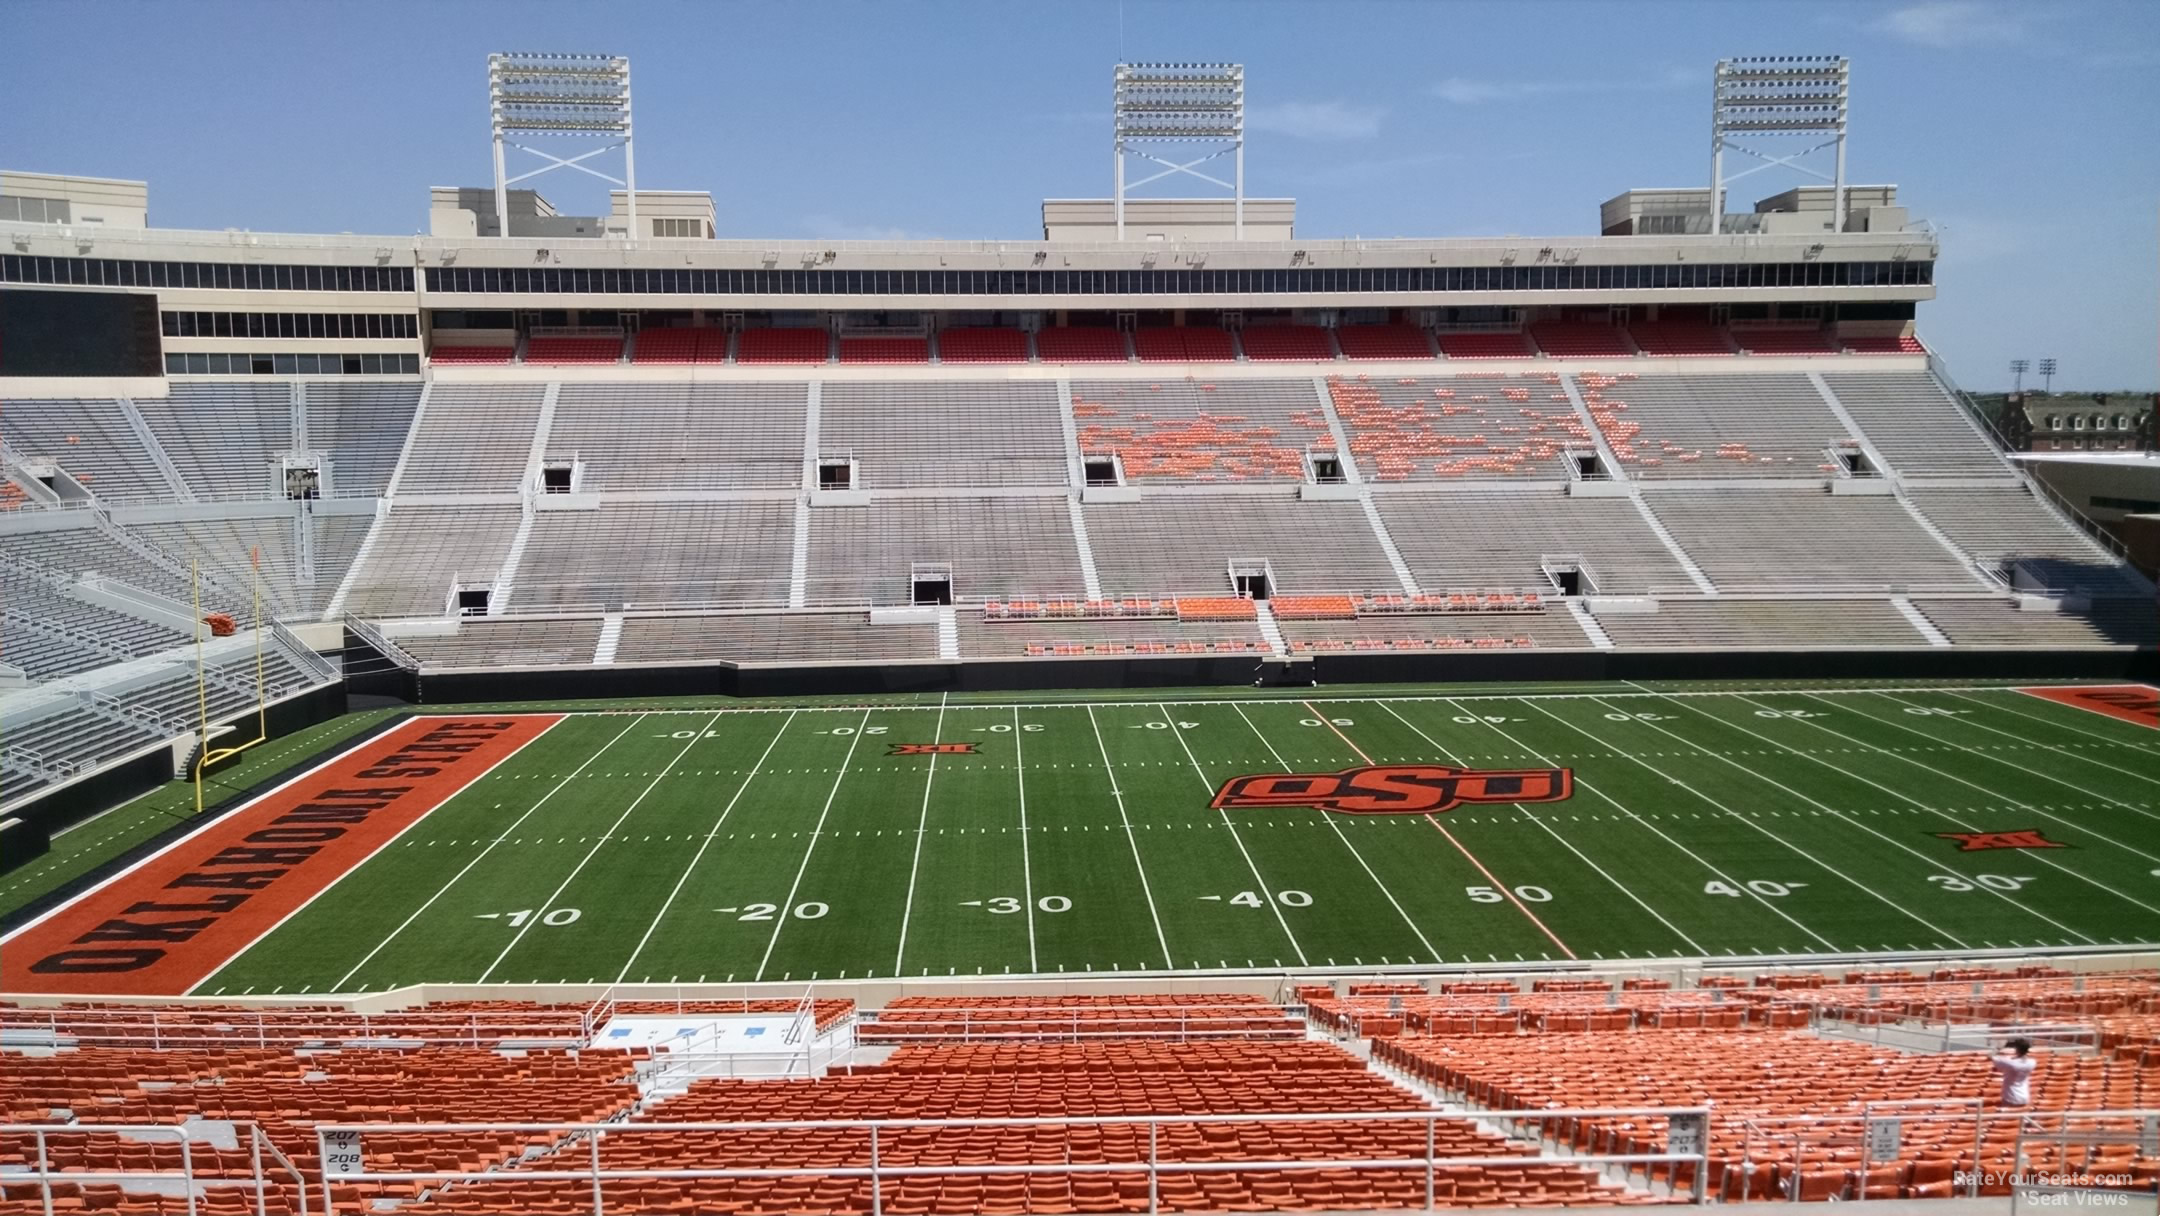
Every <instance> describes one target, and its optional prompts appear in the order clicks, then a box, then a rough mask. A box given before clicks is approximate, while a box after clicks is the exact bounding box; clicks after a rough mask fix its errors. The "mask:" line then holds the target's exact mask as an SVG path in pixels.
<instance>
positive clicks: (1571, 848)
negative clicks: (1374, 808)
mask: <svg viewBox="0 0 2160 1216" xmlns="http://www.w3.org/2000/svg"><path fill="white" fill-rule="evenodd" d="M1380 708H1382V709H1384V710H1386V711H1388V713H1390V714H1393V715H1394V718H1395V720H1396V721H1397V722H1400V723H1402V724H1403V725H1404V726H1407V727H1409V728H1410V729H1411V730H1413V731H1416V732H1417V737H1418V738H1420V739H1423V740H1425V742H1426V743H1428V744H1430V745H1431V746H1432V748H1433V750H1434V751H1437V752H1439V753H1440V754H1441V755H1442V756H1445V757H1447V761H1448V763H1450V764H1454V765H1457V766H1461V765H1462V758H1461V757H1460V756H1457V755H1456V754H1455V753H1454V751H1452V750H1451V749H1449V748H1446V747H1442V746H1441V745H1440V741H1439V740H1437V739H1435V738H1433V737H1432V736H1431V735H1428V734H1426V733H1425V731H1424V730H1423V728H1421V727H1419V726H1418V724H1417V723H1415V722H1412V721H1411V720H1410V719H1408V718H1405V717H1403V716H1402V715H1401V714H1400V713H1397V712H1396V710H1395V707H1394V706H1392V705H1389V704H1387V703H1385V702H1382V703H1381V705H1380ZM1457 708H1460V706H1458V707H1457ZM1542 763H1547V764H1549V763H1551V762H1550V761H1542ZM1584 788H1586V789H1587V788H1588V787H1587V786H1585V787H1584ZM1593 792H1594V791H1593ZM1599 797H1603V795H1602V794H1600V795H1599ZM1515 810H1516V811H1517V813H1519V814H1520V815H1521V816H1522V817H1523V818H1525V819H1527V820H1529V821H1530V822H1532V823H1534V824H1536V825H1538V826H1539V827H1541V828H1543V829H1545V834H1546V835H1547V836H1550V837H1552V838H1553V839H1554V840H1556V841H1558V842H1559V843H1560V847H1561V848H1563V849H1566V850H1567V851H1568V852H1570V853H1573V854H1574V855H1575V856H1577V857H1579V858H1581V859H1582V863H1583V864H1584V865H1586V866H1589V867H1590V868H1591V869H1593V870H1596V871H1597V872H1598V877H1600V878H1602V879H1604V880H1605V881H1606V882H1609V883H1611V884H1612V885H1613V886H1614V887H1615V888H1617V889H1618V890H1619V892H1620V893H1621V894H1622V895H1625V896H1627V897H1628V898H1629V899H1632V900H1634V901H1635V905H1636V906H1637V907H1639V908H1641V909H1642V910H1643V911H1645V912H1648V913H1649V914H1650V915H1651V916H1653V917H1656V918H1657V922H1658V923H1659V924H1661V925H1663V926H1665V927H1666V928H1668V929H1670V930H1672V931H1673V936H1675V937H1677V938H1679V939H1680V940H1681V941H1684V942H1686V943H1687V944H1688V946H1689V948H1691V949H1693V950H1694V951H1695V953H1697V954H1708V953H1710V952H1709V951H1708V950H1705V949H1703V948H1702V943H1700V942H1698V941H1696V940H1695V939H1694V938H1692V937H1689V936H1688V935H1687V934H1685V933H1682V932H1681V931H1680V926H1678V925H1676V924H1674V923H1672V922H1671V921H1669V920H1666V919H1665V914H1664V913H1662V912H1659V911H1658V910H1657V909H1656V908H1653V907H1651V906H1650V905H1649V904H1648V903H1645V902H1644V901H1643V897H1642V896H1640V895H1637V894H1635V892H1634V891H1632V890H1629V889H1628V887H1627V886H1626V885H1625V884H1623V883H1622V882H1621V881H1620V880H1619V879H1617V878H1614V877H1613V876H1612V875H1611V874H1608V873H1606V872H1605V867H1604V866H1601V865H1599V864H1598V863H1596V862H1594V861H1592V860H1590V858H1589V857H1588V856H1587V855H1586V854H1584V853H1583V851H1582V850H1581V849H1578V848H1576V847H1575V845H1574V842H1572V841H1570V840H1569V839H1568V838H1567V837H1565V836H1562V835H1561V834H1560V833H1558V832H1555V831H1553V827H1552V825H1551V824H1549V823H1547V822H1545V821H1544V820H1543V819H1541V818H1539V817H1538V816H1536V815H1534V814H1532V813H1531V812H1530V808H1529V807H1526V806H1524V805H1523V804H1522V803H1520V802H1518V803H1516V804H1515ZM1426 818H1427V819H1430V818H1432V816H1430V815H1428V816H1426Z"/></svg>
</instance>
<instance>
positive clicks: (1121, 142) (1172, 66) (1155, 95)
mask: <svg viewBox="0 0 2160 1216" xmlns="http://www.w3.org/2000/svg"><path fill="white" fill-rule="evenodd" d="M1111 82H1112V89H1111V119H1110V121H1111V149H1112V160H1113V164H1112V167H1111V174H1110V211H1111V217H1112V221H1113V223H1114V225H1115V227H1116V230H1117V238H1118V239H1119V240H1123V239H1124V238H1125V195H1126V192H1127V191H1128V190H1129V189H1131V188H1133V187H1137V186H1145V185H1147V184H1148V183H1149V182H1153V181H1158V180H1160V179H1162V178H1165V177H1169V176H1170V175H1171V174H1174V173H1183V174H1186V175H1188V176H1191V177H1197V178H1199V179H1200V180H1201V181H1204V182H1208V183H1210V184H1211V185H1215V186H1220V187H1221V188H1223V189H1224V190H1227V191H1229V192H1230V197H1231V213H1230V223H1231V231H1232V233H1233V234H1234V235H1236V236H1239V237H1242V236H1244V235H1245V68H1244V66H1243V65H1241V64H1235V63H1121V64H1118V65H1117V67H1116V70H1115V71H1114V72H1113V73H1112V75H1111ZM1172 143H1181V144H1206V145H1213V150H1212V151H1205V152H1202V153H1201V154H1200V155H1198V156H1196V157H1194V158H1193V159H1191V160H1185V161H1176V160H1170V159H1168V158H1167V157H1165V156H1158V155H1156V154H1155V153H1154V152H1152V151H1150V150H1149V148H1150V147H1151V146H1154V145H1160V144H1172ZM1128 155H1130V156H1138V157H1140V158H1142V159H1144V160H1150V161H1153V162H1155V163H1156V164H1158V165H1161V166H1163V168H1162V169H1161V170H1159V171H1157V172H1155V173H1152V174H1150V175H1148V176H1147V177H1143V178H1141V179H1140V180H1139V181H1137V182H1128V181H1127V180H1126V176H1125V158H1126V157H1127V156H1128ZM1225 155H1227V156H1229V157H1231V159H1232V164H1233V170H1232V173H1231V180H1229V181H1224V180H1223V179H1222V178H1220V177H1217V176H1214V175H1213V174H1208V173H1202V172H1200V171H1199V169H1198V166H1200V165H1203V164H1205V163H1207V162H1208V161H1211V160H1214V159H1215V158H1216V157H1219V156H1225Z"/></svg>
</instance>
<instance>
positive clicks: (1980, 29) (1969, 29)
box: [1872, 0, 2025, 47]
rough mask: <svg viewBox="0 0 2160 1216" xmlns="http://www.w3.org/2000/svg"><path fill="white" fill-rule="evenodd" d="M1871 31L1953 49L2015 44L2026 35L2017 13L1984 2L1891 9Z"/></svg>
mask: <svg viewBox="0 0 2160 1216" xmlns="http://www.w3.org/2000/svg"><path fill="white" fill-rule="evenodd" d="M1872 28H1874V29H1876V30H1879V31H1881V32H1882V33H1885V34H1889V35H1890V36H1891V37H1893V38H1902V39H1904V40H1905V41H1907V42H1917V43H1919V44H1920V45H1922V46H1932V47H1953V46H1971V45H1974V44H1976V43H1986V42H2014V41H2016V40H2017V38H2018V37H2019V35H2021V34H2023V33H2024V32H2025V22H2024V19H2023V18H2022V17H2020V16H2019V15H2018V14H2017V13H2014V12H2012V11H2010V10H2009V9H2006V8H2002V7H2000V6H1998V5H1995V4H1988V3H1982V2H1981V0H1921V2H1920V3H1918V4H1908V5H1906V6H1905V7H1903V8H1899V9H1892V10H1891V11H1890V12H1888V13H1885V14H1884V15H1883V16H1882V17H1880V18H1878V19H1877V20H1876V21H1875V22H1874V23H1873V26H1872Z"/></svg>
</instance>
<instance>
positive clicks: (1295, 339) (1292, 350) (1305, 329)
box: [1238, 325, 1335, 363]
mask: <svg viewBox="0 0 2160 1216" xmlns="http://www.w3.org/2000/svg"><path fill="white" fill-rule="evenodd" d="M1238 343H1239V345H1241V346H1243V347H1244V348H1245V357H1246V358H1247V359H1251V360H1253V361H1255V362H1261V363H1267V362H1277V361H1286V362H1305V363H1324V362H1327V361H1330V360H1332V359H1334V358H1335V346H1334V344H1333V343H1332V342H1330V341H1329V340H1328V331H1327V330H1325V329H1323V328H1321V327H1320V326H1318V325H1247V326H1246V327H1245V328H1244V329H1243V330H1241V331H1240V332H1239V334H1238Z"/></svg>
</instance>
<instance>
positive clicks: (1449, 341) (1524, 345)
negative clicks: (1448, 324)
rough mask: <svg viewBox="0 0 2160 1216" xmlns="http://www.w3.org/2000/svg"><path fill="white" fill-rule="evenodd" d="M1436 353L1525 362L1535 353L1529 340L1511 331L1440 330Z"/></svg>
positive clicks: (1453, 357) (1454, 357)
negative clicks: (1438, 350)
mask: <svg viewBox="0 0 2160 1216" xmlns="http://www.w3.org/2000/svg"><path fill="white" fill-rule="evenodd" d="M1436 340H1437V341H1438V342H1439V343H1440V353H1441V354H1443V355H1446V356H1447V357H1448V358H1450V359H1528V358H1530V357H1531V356H1533V355H1535V354H1536V353H1537V352H1536V351H1535V350H1533V349H1531V347H1530V339H1529V338H1527V337H1525V336H1524V335H1522V334H1519V333H1516V332H1514V331H1513V330H1509V331H1505V332H1494V331H1489V330H1460V331H1457V330H1445V329H1443V330H1441V331H1440V333H1439V334H1438V336H1437V339H1436Z"/></svg>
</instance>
